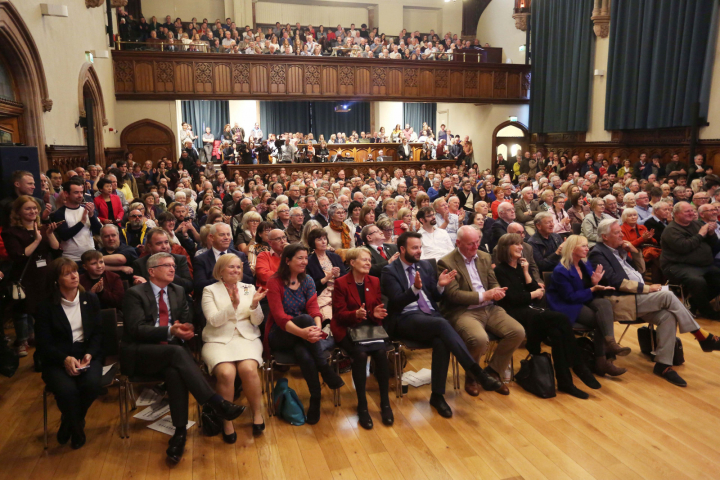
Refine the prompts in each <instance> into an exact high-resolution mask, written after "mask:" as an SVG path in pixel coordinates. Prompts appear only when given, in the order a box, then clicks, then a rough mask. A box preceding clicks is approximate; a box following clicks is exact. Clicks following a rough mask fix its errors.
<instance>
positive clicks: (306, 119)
mask: <svg viewBox="0 0 720 480" xmlns="http://www.w3.org/2000/svg"><path fill="white" fill-rule="evenodd" d="M338 105H340V104H339V103H338V102H260V128H262V131H263V133H264V134H265V136H266V137H267V135H268V134H270V133H274V134H275V135H278V134H281V133H284V132H302V133H309V132H312V134H313V136H314V137H315V139H316V140H317V139H318V138H319V137H320V135H324V136H325V139H326V140H327V139H328V138H330V135H332V134H333V133H337V132H345V133H346V134H347V135H348V136H350V134H351V133H352V131H353V130H355V131H357V132H358V135H359V134H360V132H368V131H369V130H370V103H369V102H347V103H342V105H348V106H349V107H350V111H349V112H335V107H337V106H338Z"/></svg>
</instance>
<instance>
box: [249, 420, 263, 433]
mask: <svg viewBox="0 0 720 480" xmlns="http://www.w3.org/2000/svg"><path fill="white" fill-rule="evenodd" d="M264 431H265V419H264V418H263V421H262V423H253V426H252V433H253V435H254V436H258V435H262V433H263V432H264Z"/></svg>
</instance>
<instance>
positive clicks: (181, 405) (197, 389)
mask: <svg viewBox="0 0 720 480" xmlns="http://www.w3.org/2000/svg"><path fill="white" fill-rule="evenodd" d="M135 374H136V375H149V376H154V375H164V377H165V385H166V387H167V392H168V397H169V400H170V416H171V417H172V422H173V425H174V426H175V427H185V426H186V425H187V422H188V391H189V392H190V393H192V395H193V397H195V400H197V402H198V403H200V404H201V405H202V404H205V403H207V401H208V400H210V397H212V396H213V395H214V394H215V391H214V390H213V389H212V388H211V387H210V385H209V384H208V383H207V381H206V380H205V378H204V377H203V374H202V372H201V371H200V369H199V368H198V367H197V365H196V364H195V360H193V357H192V354H190V351H189V350H188V349H187V348H186V347H184V346H181V345H138V346H137V358H136V360H135Z"/></svg>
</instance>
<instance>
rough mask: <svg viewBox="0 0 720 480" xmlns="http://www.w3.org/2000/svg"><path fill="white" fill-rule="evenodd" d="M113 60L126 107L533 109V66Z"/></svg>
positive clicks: (125, 55) (254, 58)
mask: <svg viewBox="0 0 720 480" xmlns="http://www.w3.org/2000/svg"><path fill="white" fill-rule="evenodd" d="M282 60H283V63H279V62H278V57H271V56H265V55H226V54H212V53H207V54H205V53H190V52H142V51H137V52H135V51H115V52H113V64H114V77H115V93H116V97H117V99H118V100H143V99H145V100H160V99H166V100H170V99H173V100H174V99H177V98H178V95H182V98H193V97H196V98H197V99H231V98H232V99H243V98H245V99H254V100H258V99H273V100H280V99H283V98H286V99H288V100H291V99H292V100H302V99H316V100H322V99H323V98H325V97H328V98H337V97H352V96H362V97H366V98H372V99H377V100H390V99H392V100H399V101H403V100H406V101H428V102H437V101H443V100H444V99H447V98H452V99H453V101H457V102H468V103H469V102H483V103H527V102H528V100H529V98H528V95H529V91H530V66H528V65H512V64H487V63H485V64H483V63H463V62H422V63H417V62H411V61H404V60H380V59H363V58H348V57H294V56H293V57H282Z"/></svg>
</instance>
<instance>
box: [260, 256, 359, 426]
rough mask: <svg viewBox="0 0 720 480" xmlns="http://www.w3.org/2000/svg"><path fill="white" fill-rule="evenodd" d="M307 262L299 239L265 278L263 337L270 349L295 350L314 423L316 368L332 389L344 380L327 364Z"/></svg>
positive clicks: (316, 416)
mask: <svg viewBox="0 0 720 480" xmlns="http://www.w3.org/2000/svg"><path fill="white" fill-rule="evenodd" d="M307 264H308V249H307V247H305V246H304V245H302V244H299V243H293V244H291V245H288V246H287V247H285V250H283V253H282V256H281V257H280V265H279V266H278V271H277V273H276V274H275V275H273V276H272V277H270V280H268V282H267V289H268V293H267V299H268V304H269V305H270V315H269V317H268V320H267V325H266V326H265V341H266V345H267V346H269V347H270V351H274V352H277V351H280V350H282V351H289V352H292V353H294V354H295V360H296V361H297V363H298V365H300V370H302V374H303V378H305V382H307V386H308V390H309V391H310V407H309V408H308V411H307V420H306V421H307V423H309V424H310V425H314V424H316V423H317V422H318V421H320V380H319V379H318V372H320V373H321V374H322V376H323V380H325V383H327V385H328V387H330V388H331V389H333V390H335V389H338V388H340V387H342V386H343V385H345V382H343V380H342V378H340V375H338V374H337V373H335V370H333V368H332V367H331V366H330V365H329V364H328V361H327V355H326V354H325V352H324V351H323V348H322V344H321V343H320V340H321V339H323V337H325V336H326V335H325V334H324V333H323V331H322V323H321V321H322V316H321V315H320V307H318V303H317V292H316V290H315V281H314V280H313V279H312V278H310V276H308V275H307V274H306V273H305V268H306V267H307Z"/></svg>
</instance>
